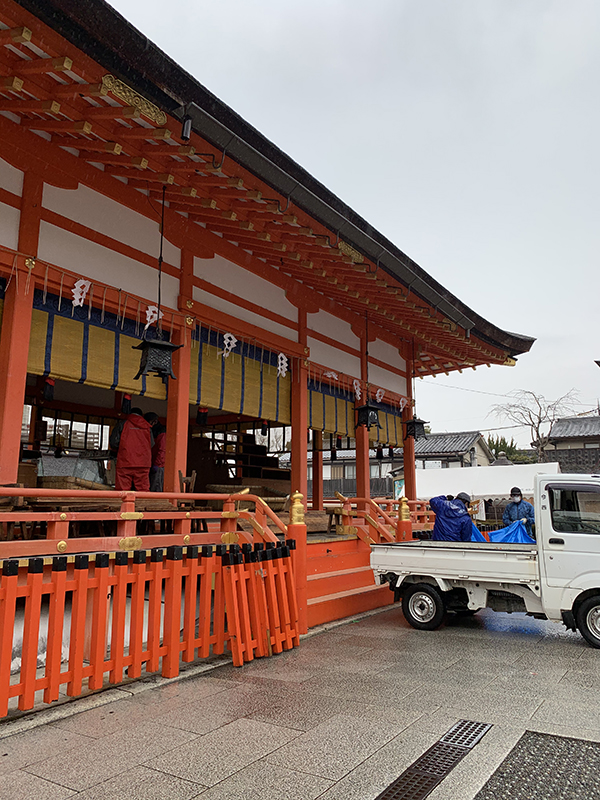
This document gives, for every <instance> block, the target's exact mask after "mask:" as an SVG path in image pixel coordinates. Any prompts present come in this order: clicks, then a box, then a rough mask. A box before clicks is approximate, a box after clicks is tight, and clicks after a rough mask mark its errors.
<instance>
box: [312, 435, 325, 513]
mask: <svg viewBox="0 0 600 800" xmlns="http://www.w3.org/2000/svg"><path fill="white" fill-rule="evenodd" d="M312 507H313V511H322V510H323V432H322V431H313V451H312Z"/></svg>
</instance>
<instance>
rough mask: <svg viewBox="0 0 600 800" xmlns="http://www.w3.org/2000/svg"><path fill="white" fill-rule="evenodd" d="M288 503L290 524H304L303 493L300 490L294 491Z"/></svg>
mask: <svg viewBox="0 0 600 800" xmlns="http://www.w3.org/2000/svg"><path fill="white" fill-rule="evenodd" d="M290 499H291V501H292V503H291V505H290V525H303V524H304V503H303V502H302V501H303V500H304V495H303V494H302V493H301V492H294V494H293V495H292V496H291V498H290Z"/></svg>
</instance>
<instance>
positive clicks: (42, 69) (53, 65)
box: [15, 56, 73, 75]
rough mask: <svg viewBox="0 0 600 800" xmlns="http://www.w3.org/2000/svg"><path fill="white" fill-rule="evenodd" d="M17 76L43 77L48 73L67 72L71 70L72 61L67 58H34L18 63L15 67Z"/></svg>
mask: <svg viewBox="0 0 600 800" xmlns="http://www.w3.org/2000/svg"><path fill="white" fill-rule="evenodd" d="M15 66H16V67H17V69H16V70H15V72H18V74H19V75H44V74H47V73H48V72H67V71H69V70H71V69H73V61H72V60H71V59H70V58H69V57H68V56H59V57H58V58H34V59H32V60H31V61H20V62H19V63H18V64H16V65H15Z"/></svg>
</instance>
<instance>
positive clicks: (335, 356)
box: [308, 336, 360, 378]
mask: <svg viewBox="0 0 600 800" xmlns="http://www.w3.org/2000/svg"><path fill="white" fill-rule="evenodd" d="M308 346H309V347H310V356H309V357H310V360H311V361H313V362H315V363H316V364H322V365H323V366H324V367H329V368H330V369H333V370H336V371H338V370H339V371H340V372H344V373H345V374H346V375H349V376H351V377H354V378H360V358H358V357H357V356H352V355H350V353H346V352H344V351H343V350H338V349H336V348H335V347H331V345H328V344H325V343H324V342H321V341H319V340H318V339H313V338H312V336H309V337H308Z"/></svg>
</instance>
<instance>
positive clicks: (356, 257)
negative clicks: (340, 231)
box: [338, 239, 365, 264]
mask: <svg viewBox="0 0 600 800" xmlns="http://www.w3.org/2000/svg"><path fill="white" fill-rule="evenodd" d="M338 250H340V251H341V252H342V253H343V254H344V255H345V256H350V258H351V259H352V261H353V262H354V263H355V264H362V263H363V261H364V260H365V259H364V257H363V256H362V255H361V254H360V253H359V252H358V250H355V249H354V248H353V247H351V246H350V245H349V244H347V243H346V242H343V241H342V240H341V239H340V241H339V242H338Z"/></svg>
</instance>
